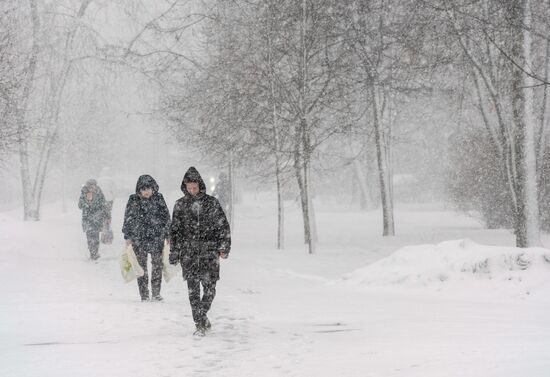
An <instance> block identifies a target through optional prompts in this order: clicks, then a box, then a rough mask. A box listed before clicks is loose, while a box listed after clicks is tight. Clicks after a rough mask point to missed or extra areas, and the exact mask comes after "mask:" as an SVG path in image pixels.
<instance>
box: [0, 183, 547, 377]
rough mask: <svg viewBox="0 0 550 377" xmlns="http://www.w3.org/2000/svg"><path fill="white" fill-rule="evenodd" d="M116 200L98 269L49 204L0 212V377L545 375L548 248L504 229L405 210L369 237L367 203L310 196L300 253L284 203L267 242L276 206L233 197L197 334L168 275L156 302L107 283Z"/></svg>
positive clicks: (113, 262) (75, 227)
mask: <svg viewBox="0 0 550 377" xmlns="http://www.w3.org/2000/svg"><path fill="white" fill-rule="evenodd" d="M176 195H177V194H176V193H174V195H171V196H170V200H168V205H169V207H171V206H172V205H173V202H174V200H175V199H176V198H177V196H176ZM124 204H125V201H124V200H123V199H120V200H118V201H117V202H115V207H114V211H113V215H114V220H113V221H114V229H115V242H114V244H113V245H111V246H109V247H105V246H103V245H102V248H101V250H100V253H101V255H102V258H101V259H100V260H99V262H98V263H93V262H90V261H89V260H88V259H87V257H88V255H87V254H88V253H87V250H86V245H85V237H84V234H83V233H82V232H81V228H80V213H79V212H78V210H77V209H76V208H75V209H74V210H71V211H70V212H69V213H67V214H62V213H61V210H60V207H61V206H60V205H48V206H46V207H45V209H44V214H43V221H41V222H38V223H23V222H22V221H21V220H20V217H21V213H20V211H10V212H3V213H0V295H1V297H2V299H1V300H0V376H9V377H12V376H13V377H15V376H17V377H22V376H40V377H43V376H56V377H61V376H67V377H77V376H78V377H79V376H90V377H92V376H94V377H97V376H115V377H125V376H132V377H136V376H147V377H156V376H255V377H257V376H285V377H287V376H319V377H321V376H323V377H324V376H330V377H333V376H362V377H363V376H407V377H410V376H422V377H427V376H437V377H443V376H461V377H463V376H479V377H489V376H495V377H497V376H498V377H507V376H510V377H512V376H513V377H517V376H529V377H538V376H540V377H543V376H544V377H547V376H549V375H550V358H549V357H548V353H549V351H550V318H549V316H548V314H549V313H550V263H548V262H546V261H545V259H544V258H545V256H546V257H548V258H550V252H549V251H547V250H546V249H529V250H518V249H515V248H513V247H511V246H513V244H514V240H513V236H512V235H511V234H510V233H509V232H508V231H505V230H493V231H489V230H484V229H482V228H481V226H480V225H479V224H478V223H477V222H476V221H475V220H473V219H471V218H468V217H466V216H463V215H459V214H455V213H453V212H450V211H444V210H441V209H439V208H438V207H437V206H433V208H428V207H426V206H410V205H409V206H398V207H397V208H398V210H397V213H396V228H397V232H398V236H396V237H392V238H383V237H381V236H380V234H381V224H380V214H379V213H378V212H359V211H352V210H350V209H346V208H342V207H339V206H330V205H327V204H324V205H323V204H321V203H319V204H318V205H317V207H316V216H317V223H318V238H319V243H318V249H317V254H316V255H307V253H306V248H305V247H304V246H302V244H301V229H302V226H301V220H300V214H299V212H298V209H297V207H296V205H295V203H292V202H288V203H287V219H286V246H287V247H286V249H285V250H284V251H277V250H276V249H275V233H276V217H275V209H276V203H275V202H274V201H273V200H272V199H271V198H269V197H267V196H266V195H256V196H254V195H248V196H246V197H245V198H244V200H243V203H242V204H239V205H238V206H237V216H236V220H235V229H234V232H233V243H234V246H233V250H232V254H231V255H230V258H229V259H228V260H226V261H222V279H221V281H220V282H219V284H218V294H217V297H216V299H215V301H214V305H213V308H212V311H211V314H210V318H211V321H212V324H213V329H212V332H211V333H210V334H209V335H208V336H206V337H204V338H196V337H193V335H192V333H193V323H192V319H191V314H190V309H189V303H188V299H187V292H186V287H185V285H184V283H183V281H182V280H181V279H179V278H174V280H172V281H171V282H170V283H168V284H165V283H163V289H162V294H163V296H164V298H165V301H164V302H162V303H153V302H148V303H142V302H140V301H139V295H138V292H137V285H136V283H135V282H131V283H129V284H125V283H124V282H123V281H122V278H121V276H120V271H119V265H118V257H119V254H120V251H121V249H122V239H121V234H120V233H119V232H118V231H119V229H120V227H121V226H120V224H121V222H122V213H123V209H124ZM75 207H76V204H75ZM544 241H545V245H547V246H550V239H549V238H545V239H544ZM489 245H492V246H500V247H488V246H489Z"/></svg>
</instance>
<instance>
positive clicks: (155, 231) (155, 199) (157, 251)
mask: <svg viewBox="0 0 550 377" xmlns="http://www.w3.org/2000/svg"><path fill="white" fill-rule="evenodd" d="M158 190H159V186H158V184H157V182H156V181H155V180H154V179H153V177H151V176H150V175H142V176H141V177H139V179H138V181H137V184H136V193H135V194H132V195H130V198H128V204H126V212H125V213H124V225H123V227H122V233H124V239H125V240H126V244H127V245H130V244H131V245H132V246H133V248H134V252H135V254H136V257H137V260H138V263H139V265H140V266H141V267H142V268H143V270H144V271H145V274H144V275H143V276H141V277H139V278H138V279H137V281H138V288H139V294H140V296H141V301H148V300H149V276H148V273H147V254H151V265H152V271H151V290H152V294H153V296H152V299H153V300H155V301H161V300H162V297H161V295H160V286H161V282H162V249H163V248H164V240H165V239H168V238H169V230H170V213H169V212H168V207H167V206H166V202H165V201H164V197H163V196H162V194H161V193H160V192H158Z"/></svg>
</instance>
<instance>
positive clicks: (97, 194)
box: [78, 179, 107, 260]
mask: <svg viewBox="0 0 550 377" xmlns="http://www.w3.org/2000/svg"><path fill="white" fill-rule="evenodd" d="M78 208H80V209H81V210H82V230H83V231H84V233H86V238H87V241H88V250H89V252H90V259H91V260H97V259H99V257H100V255H99V232H100V231H101V229H102V228H103V222H104V221H105V219H106V218H107V212H106V207H105V197H104V196H103V192H102V191H101V189H100V188H99V186H98V185H97V182H96V180H95V179H89V180H88V181H86V183H85V184H84V186H82V189H81V190H80V198H79V200H78Z"/></svg>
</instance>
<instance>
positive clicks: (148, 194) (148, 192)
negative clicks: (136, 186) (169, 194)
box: [139, 187, 153, 199]
mask: <svg viewBox="0 0 550 377" xmlns="http://www.w3.org/2000/svg"><path fill="white" fill-rule="evenodd" d="M139 193H140V194H141V196H142V197H143V198H145V199H149V198H150V197H151V196H152V195H153V189H152V188H151V187H147V188H144V189H141V190H139Z"/></svg>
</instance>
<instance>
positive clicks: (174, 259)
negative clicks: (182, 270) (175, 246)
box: [168, 253, 180, 265]
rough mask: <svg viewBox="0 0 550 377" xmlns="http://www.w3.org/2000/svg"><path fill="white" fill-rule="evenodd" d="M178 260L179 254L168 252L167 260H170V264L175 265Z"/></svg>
mask: <svg viewBox="0 0 550 377" xmlns="http://www.w3.org/2000/svg"><path fill="white" fill-rule="evenodd" d="M179 261H180V256H179V254H177V253H170V254H169V255H168V262H170V264H173V265H176V264H178V262H179Z"/></svg>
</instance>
